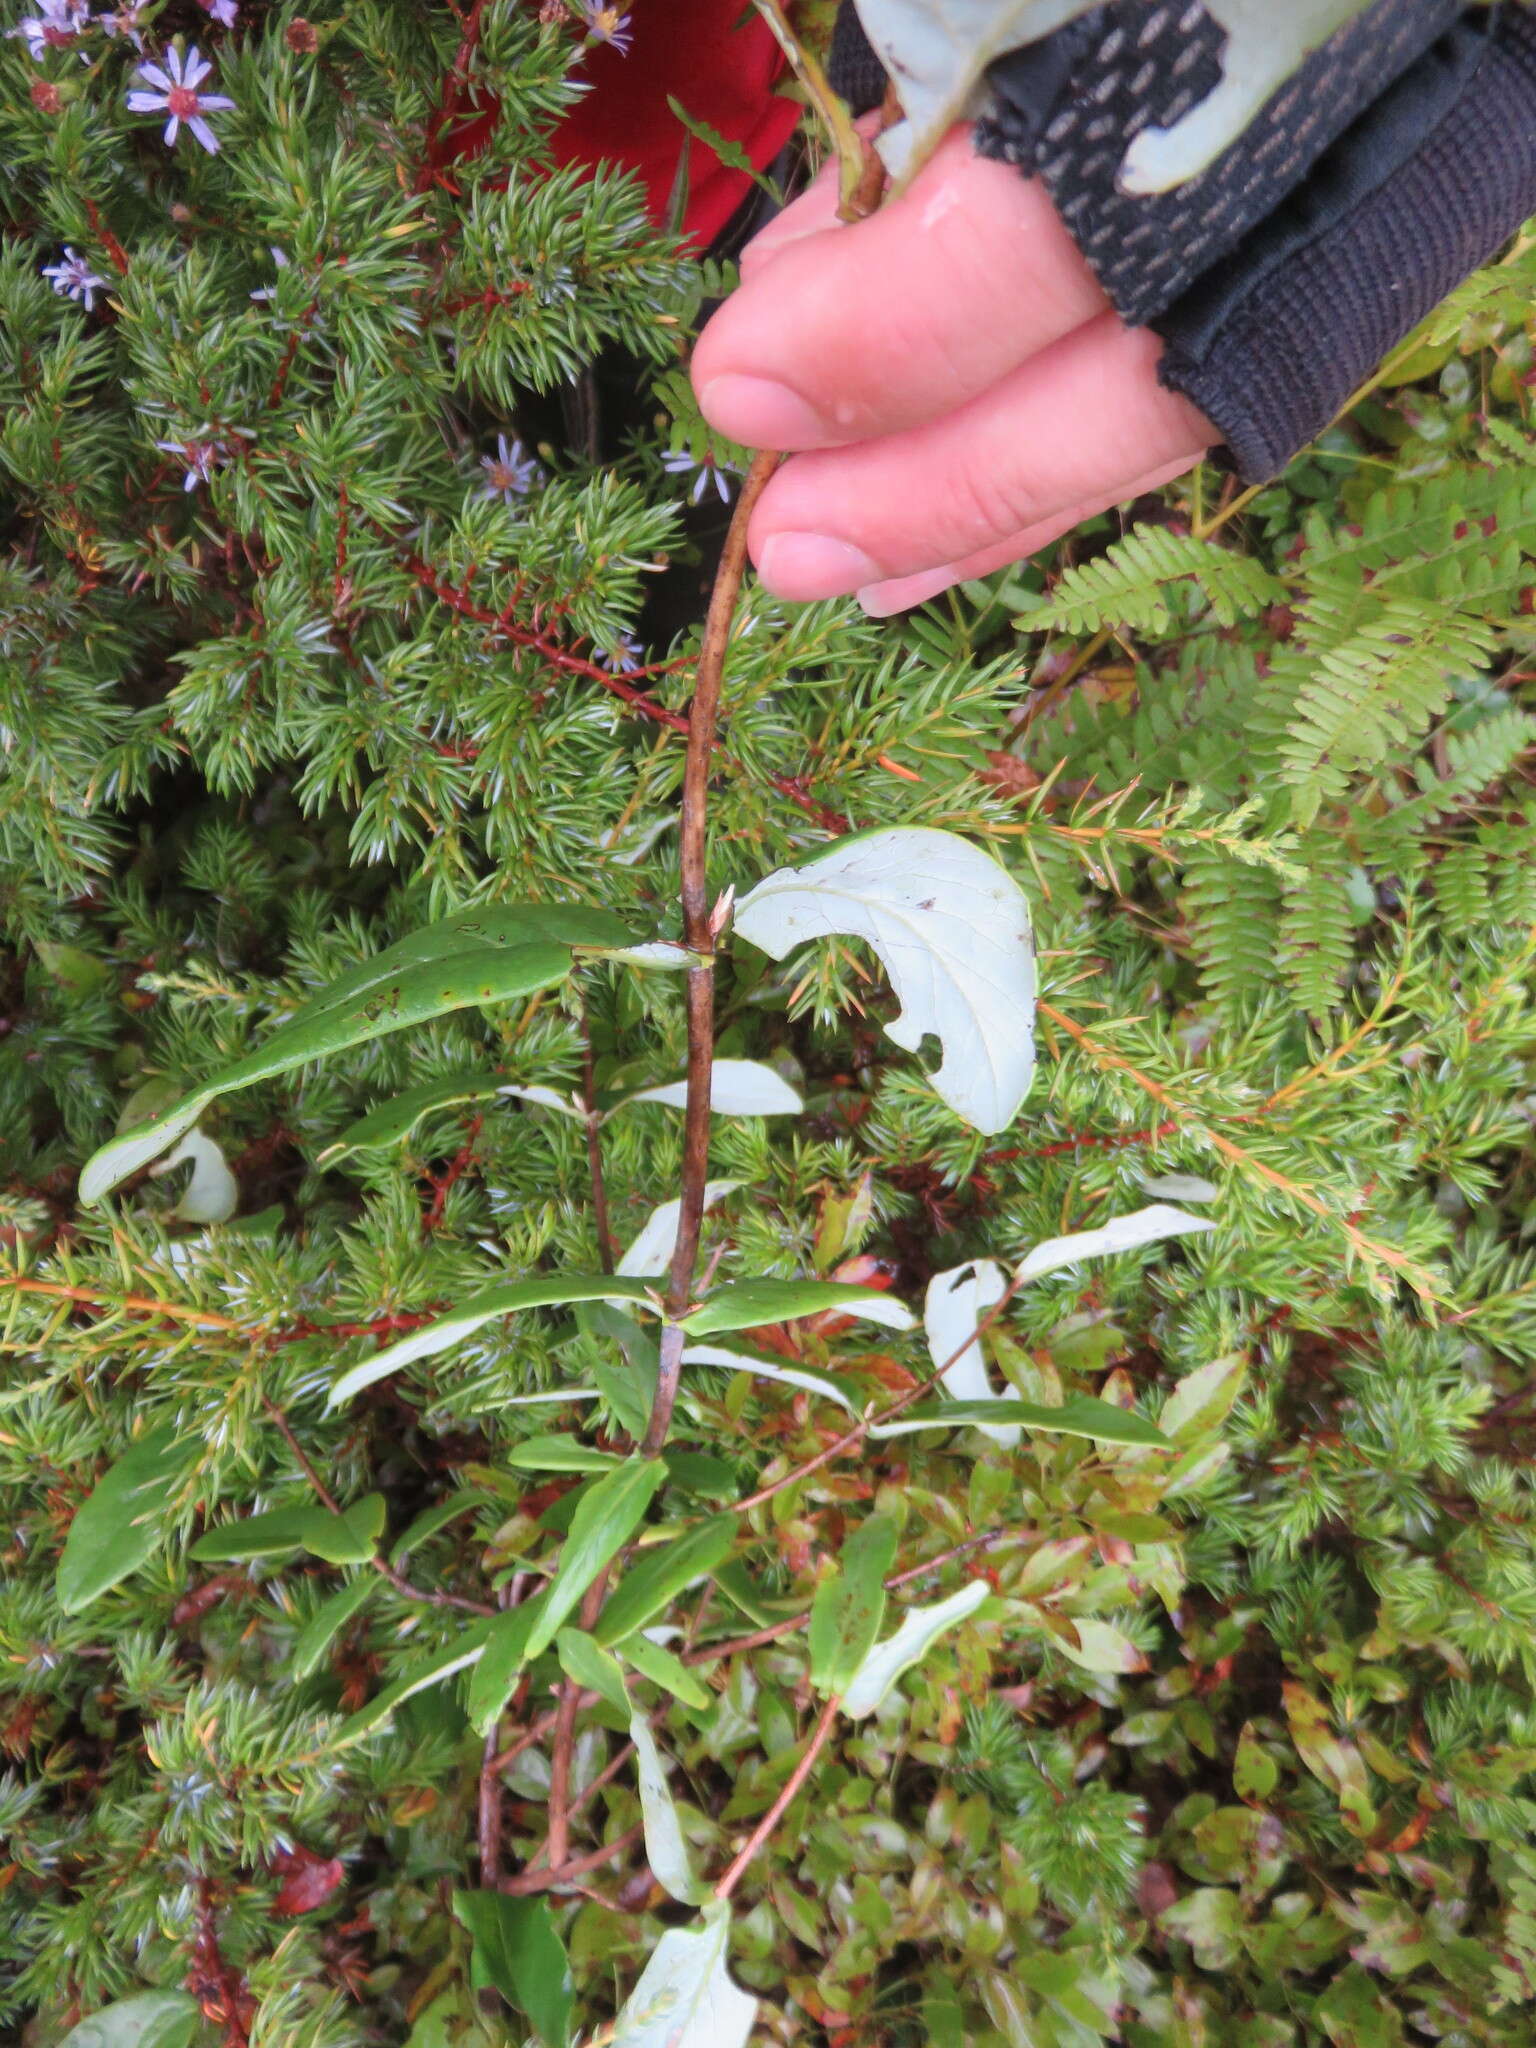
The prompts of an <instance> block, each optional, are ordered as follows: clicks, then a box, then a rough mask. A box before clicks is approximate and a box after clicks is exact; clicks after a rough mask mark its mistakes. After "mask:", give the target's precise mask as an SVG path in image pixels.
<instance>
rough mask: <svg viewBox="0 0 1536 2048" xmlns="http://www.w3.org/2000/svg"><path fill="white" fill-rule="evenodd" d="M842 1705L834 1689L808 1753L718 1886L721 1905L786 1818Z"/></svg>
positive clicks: (798, 1764) (825, 1743)
mask: <svg viewBox="0 0 1536 2048" xmlns="http://www.w3.org/2000/svg"><path fill="white" fill-rule="evenodd" d="M841 1705H842V1701H841V1700H840V1699H839V1698H838V1697H837V1695H836V1694H835V1693H834V1694H833V1696H832V1698H831V1699H829V1700H828V1701H827V1704H826V1705H825V1706H824V1707H823V1708H822V1710H821V1719H820V1720H819V1721H818V1722H817V1723H816V1728H815V1732H814V1734H813V1735H812V1736H811V1739H810V1742H809V1744H808V1745H807V1747H806V1752H805V1755H804V1756H803V1757H801V1759H800V1761H799V1763H797V1764H796V1765H795V1768H794V1769H793V1770H792V1771H791V1772H790V1774H789V1778H788V1781H787V1782H786V1784H785V1786H784V1789H783V1791H782V1792H781V1793H780V1794H779V1796H778V1798H777V1799H775V1801H774V1802H773V1804H772V1806H770V1807H769V1809H768V1811H767V1812H766V1813H765V1814H764V1815H763V1817H762V1819H761V1820H760V1821H759V1822H758V1824H757V1826H756V1827H755V1828H754V1829H753V1830H752V1833H751V1835H750V1837H749V1838H748V1841H747V1845H746V1847H745V1848H744V1849H743V1850H742V1852H741V1854H740V1855H739V1856H738V1857H737V1858H736V1861H735V1862H734V1863H733V1864H732V1865H731V1867H730V1869H729V1870H728V1871H727V1872H726V1873H725V1875H724V1877H722V1878H721V1880H720V1882H719V1883H718V1884H717V1885H716V1886H715V1897H716V1898H717V1899H718V1900H719V1901H720V1903H721V1904H722V1905H724V1904H725V1902H726V1901H727V1900H728V1899H729V1898H730V1896H731V1894H732V1892H734V1891H735V1889H736V1887H737V1885H739V1884H740V1883H741V1880H742V1879H743V1878H744V1877H745V1876H746V1874H747V1872H748V1871H749V1870H750V1869H751V1867H752V1865H753V1863H754V1861H755V1860H756V1858H757V1855H758V1852H759V1851H760V1850H761V1849H762V1847H763V1845H764V1844H765V1843H766V1842H767V1840H768V1838H769V1836H770V1835H771V1834H772V1833H773V1831H774V1829H775V1828H776V1827H777V1826H778V1824H779V1822H780V1821H781V1820H782V1819H783V1818H784V1815H785V1814H786V1813H787V1812H788V1810H789V1807H790V1805H791V1803H792V1802H793V1800H794V1799H795V1797H796V1795H797V1794H798V1792H799V1791H800V1789H801V1787H802V1786H803V1785H804V1783H805V1781H806V1779H807V1778H808V1777H809V1776H810V1775H811V1772H812V1771H813V1770H814V1769H815V1767H816V1759H817V1758H818V1757H819V1756H820V1755H821V1752H822V1751H823V1750H824V1749H825V1748H826V1746H827V1738H828V1737H829V1736H830V1735H831V1733H832V1724H833V1722H834V1721H835V1720H836V1719H837V1710H838V1708H839V1707H840V1706H841Z"/></svg>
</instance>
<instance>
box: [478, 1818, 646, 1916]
mask: <svg viewBox="0 0 1536 2048" xmlns="http://www.w3.org/2000/svg"><path fill="white" fill-rule="evenodd" d="M644 1833H645V1823H644V1821H639V1820H637V1821H636V1822H635V1824H634V1826H633V1827H632V1828H626V1829H625V1830H624V1833H623V1834H622V1835H618V1836H615V1838H614V1840H613V1841H611V1842H605V1843H604V1844H603V1845H602V1847H601V1848H600V1849H592V1850H589V1851H588V1853H587V1854H586V1855H585V1856H578V1857H577V1858H576V1860H575V1861H574V1862H573V1863H567V1864H566V1866H565V1868H564V1869H563V1870H555V1869H552V1868H551V1869H548V1870H524V1871H520V1872H519V1874H518V1875H517V1876H516V1877H504V1878H503V1879H502V1881H501V1889H502V1890H503V1891H504V1892H506V1893H507V1894H508V1895H509V1896H510V1897H512V1898H514V1899H517V1898H527V1897H529V1896H530V1895H531V1894H532V1893H534V1892H547V1891H552V1890H554V1888H555V1887H556V1886H558V1885H569V1884H574V1882H575V1880H576V1879H577V1878H578V1877H585V1876H586V1874H587V1872H588V1871H589V1870H600V1869H601V1868H602V1866H603V1865H604V1864H605V1863H611V1862H612V1861H613V1859H614V1857H615V1856H622V1855H623V1854H624V1853H625V1851H626V1850H628V1849H632V1848H633V1847H634V1846H635V1844H636V1842H638V1841H639V1840H640V1838H641V1836H642V1835H643V1834H644Z"/></svg>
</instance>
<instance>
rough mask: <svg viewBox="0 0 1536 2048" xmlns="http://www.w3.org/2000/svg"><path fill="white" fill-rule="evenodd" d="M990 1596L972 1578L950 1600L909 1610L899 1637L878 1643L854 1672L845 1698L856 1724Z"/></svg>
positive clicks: (846, 1710)
mask: <svg viewBox="0 0 1536 2048" xmlns="http://www.w3.org/2000/svg"><path fill="white" fill-rule="evenodd" d="M987 1597H988V1587H987V1585H986V1582H985V1581H984V1580H982V1579H972V1581H971V1583H970V1584H969V1585H968V1586H962V1587H961V1588H960V1590H959V1591H958V1592H956V1593H951V1594H950V1596H949V1598H948V1599H947V1600H939V1601H937V1602H935V1603H934V1605H933V1606H931V1607H911V1608H909V1609H908V1610H907V1613H906V1615H905V1617H904V1619H903V1621H902V1624H901V1627H900V1628H899V1629H897V1631H896V1633H895V1635H893V1636H892V1637H891V1638H890V1639H889V1641H887V1642H884V1643H879V1644H877V1645H876V1646H875V1648H874V1649H872V1650H871V1651H870V1653H869V1655H868V1656H867V1657H866V1658H865V1659H864V1662H863V1663H862V1664H861V1665H860V1666H859V1668H858V1670H857V1671H856V1672H855V1673H854V1675H853V1679H852V1682H851V1683H850V1685H849V1687H848V1690H847V1691H846V1692H845V1693H844V1695H843V1712H844V1713H845V1714H846V1715H847V1716H848V1717H849V1719H850V1720H854V1721H856V1720H859V1719H860V1718H862V1716H864V1715H865V1714H872V1713H874V1711H875V1709H876V1708H877V1707H878V1706H879V1705H880V1703H881V1702H882V1700H884V1698H885V1696H886V1694H887V1693H888V1692H889V1691H890V1689H891V1687H892V1686H893V1685H894V1684H895V1683H896V1681H897V1679H898V1678H900V1677H901V1676H902V1674H903V1672H906V1671H910V1670H911V1668H912V1666H913V1665H914V1664H916V1663H918V1662H919V1661H920V1659H922V1658H923V1657H926V1656H927V1654H928V1652H929V1650H930V1649H932V1647H933V1645H934V1644H935V1643H936V1642H937V1641H938V1639H939V1637H940V1636H942V1635H944V1634H946V1633H947V1632H948V1631H949V1630H950V1629H952V1628H955V1627H957V1626H958V1625H959V1623H960V1622H962V1621H964V1620H965V1619H966V1617H967V1616H968V1615H971V1614H974V1613H975V1612H976V1610H977V1608H978V1607H980V1606H982V1605H983V1603H984V1602H985V1601H986V1599H987Z"/></svg>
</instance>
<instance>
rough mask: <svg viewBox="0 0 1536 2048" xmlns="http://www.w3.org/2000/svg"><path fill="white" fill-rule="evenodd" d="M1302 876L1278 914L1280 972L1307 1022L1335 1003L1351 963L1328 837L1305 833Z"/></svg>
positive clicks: (1348, 928) (1347, 911) (1344, 886)
mask: <svg viewBox="0 0 1536 2048" xmlns="http://www.w3.org/2000/svg"><path fill="white" fill-rule="evenodd" d="M1298 857H1299V859H1300V860H1301V861H1302V862H1303V863H1304V865H1305V867H1306V869H1307V872H1306V873H1305V874H1304V875H1303V876H1302V878H1301V879H1300V880H1299V881H1297V882H1293V883H1291V884H1290V885H1289V886H1288V887H1287V889H1286V891H1285V906H1284V908H1283V910H1282V911H1281V913H1280V967H1281V971H1282V972H1283V974H1284V975H1285V978H1286V981H1287V982H1288V983H1289V984H1290V987H1291V989H1292V991H1293V992H1294V994H1295V996H1296V1000H1297V1002H1298V1003H1299V1004H1300V1005H1301V1007H1302V1009H1304V1010H1305V1011H1306V1012H1307V1014H1308V1016H1311V1017H1319V1016H1323V1015H1325V1014H1326V1013H1327V1012H1328V1011H1329V1010H1331V1009H1333V1008H1334V1007H1335V1005H1336V1004H1337V1003H1338V1000H1339V995H1340V985H1341V983H1342V981H1343V978H1344V976H1345V974H1346V973H1348V971H1349V967H1350V963H1351V961H1352V959H1353V957H1354V923H1355V920H1354V918H1353V916H1352V915H1351V906H1350V901H1349V894H1348V882H1347V877H1346V875H1345V873H1344V871H1343V869H1342V868H1341V866H1340V864H1339V861H1338V844H1337V841H1336V840H1334V839H1333V837H1332V835H1331V834H1322V833H1310V834H1308V835H1307V836H1306V837H1305V838H1304V839H1303V840H1302V842H1301V845H1300V847H1299V848H1298Z"/></svg>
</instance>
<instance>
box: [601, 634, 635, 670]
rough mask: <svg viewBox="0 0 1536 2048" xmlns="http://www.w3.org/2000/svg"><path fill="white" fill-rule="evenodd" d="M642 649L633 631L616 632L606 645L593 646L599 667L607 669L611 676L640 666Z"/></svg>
mask: <svg viewBox="0 0 1536 2048" xmlns="http://www.w3.org/2000/svg"><path fill="white" fill-rule="evenodd" d="M642 651H643V650H642V649H641V646H640V642H639V641H638V640H637V639H636V638H635V636H634V634H633V633H618V634H615V636H614V638H613V640H612V641H611V642H610V643H609V645H608V646H606V647H598V648H595V649H594V650H593V653H594V656H595V659H596V661H597V665H598V667H599V668H605V669H607V671H608V673H609V675H611V676H624V675H628V674H629V673H630V671H631V670H632V669H637V668H639V667H640V656H641V653H642Z"/></svg>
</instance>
